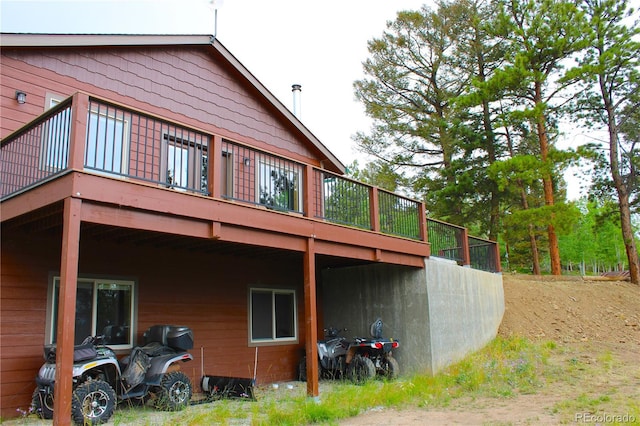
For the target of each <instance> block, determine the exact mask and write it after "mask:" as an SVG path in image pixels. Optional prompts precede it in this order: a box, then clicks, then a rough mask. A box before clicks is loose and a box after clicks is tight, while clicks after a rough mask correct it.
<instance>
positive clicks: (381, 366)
mask: <svg viewBox="0 0 640 426" xmlns="http://www.w3.org/2000/svg"><path fill="white" fill-rule="evenodd" d="M345 330H346V329H345ZM340 331H341V330H338V329H337V328H333V327H329V328H327V329H325V330H324V332H325V337H326V339H325V340H319V341H318V342H317V346H318V366H319V369H320V377H321V378H330V379H341V378H347V379H349V380H352V381H353V382H354V383H363V382H365V381H366V380H368V379H370V378H373V377H375V376H376V373H378V374H380V375H382V376H384V377H387V378H389V379H393V378H396V377H397V376H398V372H399V366H398V361H396V359H395V358H393V356H392V354H391V350H392V349H395V348H397V347H398V346H399V342H398V341H397V340H393V339H383V338H382V321H381V320H380V319H378V320H376V321H375V322H374V323H373V324H372V325H371V336H372V339H364V338H359V337H356V338H354V339H353V340H347V339H346V338H345V337H342V336H339V332H340ZM298 379H299V380H302V381H306V380H307V359H306V355H303V357H302V359H301V360H300V363H299V365H298Z"/></svg>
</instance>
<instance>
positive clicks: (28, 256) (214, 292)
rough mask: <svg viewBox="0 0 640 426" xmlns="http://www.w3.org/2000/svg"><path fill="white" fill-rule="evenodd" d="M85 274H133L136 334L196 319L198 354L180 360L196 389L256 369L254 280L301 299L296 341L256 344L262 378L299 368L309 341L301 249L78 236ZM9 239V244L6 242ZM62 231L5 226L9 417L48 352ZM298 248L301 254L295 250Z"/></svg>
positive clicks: (0, 399) (4, 392) (4, 402)
mask: <svg viewBox="0 0 640 426" xmlns="http://www.w3.org/2000/svg"><path fill="white" fill-rule="evenodd" d="M80 244H81V253H82V254H81V258H80V265H79V274H80V276H82V275H91V276H96V275H97V276H106V277H111V278H121V279H129V278H132V279H135V280H136V282H137V291H138V300H137V335H138V337H141V335H142V332H143V331H144V330H145V329H146V328H147V327H149V326H151V325H153V324H159V323H164V324H180V325H186V326H189V327H191V328H192V329H193V332H194V336H195V347H194V349H193V350H192V354H193V356H194V361H192V362H188V363H185V364H182V369H183V371H184V372H185V373H186V374H187V375H189V377H191V379H192V380H193V382H194V385H195V387H196V389H199V382H200V378H201V376H202V373H203V372H202V371H201V355H200V354H201V348H202V352H203V353H204V361H205V363H204V370H205V371H204V373H206V374H211V375H225V376H239V377H253V368H254V357H255V351H256V349H255V347H253V346H250V344H249V342H248V323H249V320H248V300H249V299H248V298H249V295H248V291H249V288H251V287H253V286H256V287H266V288H293V289H295V290H296V297H297V305H298V337H299V342H298V343H294V344H285V345H271V346H261V347H259V348H258V368H257V381H258V383H269V382H272V381H284V380H291V379H293V378H294V373H295V367H296V365H297V363H298V361H299V358H300V355H301V353H302V348H303V344H304V294H303V289H302V282H303V276H302V256H301V255H300V256H294V257H293V258H287V260H284V259H282V258H279V257H274V258H270V259H261V258H253V257H235V256H221V255H219V254H207V253H204V252H198V251H181V250H176V249H172V248H171V247H170V246H169V247H164V248H153V247H151V246H148V245H146V246H125V245H119V244H113V243H105V242H101V241H90V240H88V239H82V237H81V242H80ZM7 248H9V250H7ZM59 250H60V239H59V237H57V236H56V237H52V238H51V239H44V240H43V239H36V238H34V237H32V236H30V235H29V234H22V233H14V232H12V231H9V232H3V239H2V253H1V255H2V257H1V259H2V263H1V266H2V276H1V279H2V292H1V294H0V302H1V304H2V314H1V315H2V317H1V318H2V323H1V325H0V339H1V340H0V341H1V342H2V343H1V344H2V379H1V380H2V383H1V386H0V403H1V404H0V405H1V406H2V412H1V415H2V416H3V417H14V416H15V415H16V414H17V411H16V409H23V410H24V409H27V408H28V406H29V403H30V400H31V393H32V392H33V389H34V388H35V381H34V378H35V375H36V374H37V371H38V368H39V367H40V365H41V364H42V362H43V359H42V345H43V344H44V343H45V341H44V339H45V323H46V299H47V288H48V280H49V276H50V274H56V273H57V271H58V270H59V267H60V252H59ZM298 257H299V259H298Z"/></svg>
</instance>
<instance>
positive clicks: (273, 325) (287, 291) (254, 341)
mask: <svg viewBox="0 0 640 426" xmlns="http://www.w3.org/2000/svg"><path fill="white" fill-rule="evenodd" d="M254 292H260V293H270V294H271V320H272V321H271V338H254V337H253V294H254ZM277 294H287V295H291V296H292V303H293V306H292V308H293V319H292V321H293V324H292V326H293V336H287V337H276V336H277V330H276V321H275V318H276V312H275V309H276V306H275V296H276V295H277ZM297 300H298V299H297V297H296V291H295V290H293V289H272V288H264V287H252V288H250V289H249V343H250V344H253V345H260V344H265V343H271V344H277V343H295V342H297V341H298V303H297Z"/></svg>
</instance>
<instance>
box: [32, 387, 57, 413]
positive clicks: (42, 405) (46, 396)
mask: <svg viewBox="0 0 640 426" xmlns="http://www.w3.org/2000/svg"><path fill="white" fill-rule="evenodd" d="M31 409H32V410H33V412H34V413H35V414H36V415H37V416H38V417H40V418H41V419H45V420H51V419H53V393H52V392H51V391H49V392H47V393H44V392H40V388H36V390H34V391H33V396H32V397H31Z"/></svg>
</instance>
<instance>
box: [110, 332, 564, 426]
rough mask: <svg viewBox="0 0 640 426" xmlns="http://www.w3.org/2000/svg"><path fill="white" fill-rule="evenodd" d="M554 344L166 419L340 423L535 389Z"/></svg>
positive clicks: (509, 343)
mask: <svg viewBox="0 0 640 426" xmlns="http://www.w3.org/2000/svg"><path fill="white" fill-rule="evenodd" d="M554 348H555V345H554V344H553V343H542V344H534V343H531V342H529V341H528V340H526V339H524V338H521V337H512V338H508V339H504V338H497V339H495V340H494V341H493V342H491V343H490V344H489V345H488V346H487V347H485V348H484V349H482V350H481V351H479V352H477V353H474V354H472V355H470V356H468V357H467V358H465V359H463V360H462V361H460V362H458V363H456V364H454V365H452V366H450V367H449V368H447V369H446V370H445V371H443V372H441V373H439V374H437V375H435V376H429V375H414V376H412V377H402V378H400V379H398V380H395V381H382V380H372V381H369V382H367V383H365V384H364V385H361V386H357V385H353V384H350V383H348V382H335V383H332V384H331V386H329V387H328V388H329V389H328V390H324V391H323V392H321V395H320V398H319V400H314V399H312V398H308V397H306V396H304V395H299V396H284V397H278V398H277V399H275V398H271V397H265V398H258V401H256V402H246V401H218V402H215V403H213V404H206V405H203V406H202V407H206V408H203V409H201V410H188V411H185V412H180V413H173V414H172V416H171V419H170V420H168V423H167V424H186V425H189V424H192V425H196V424H205V423H208V424H220V425H225V424H231V423H234V422H235V421H237V419H247V418H250V419H251V424H253V425H273V424H276V425H283V426H284V425H305V424H312V423H320V424H335V423H337V422H338V421H339V420H340V419H344V418H347V417H352V416H355V415H358V414H359V413H362V412H364V411H367V410H369V409H372V408H381V407H382V408H399V409H402V408H406V407H422V408H428V407H446V406H447V405H449V404H451V402H452V401H454V400H455V399H458V398H462V397H471V398H476V397H487V396H488V397H497V398H509V397H513V396H515V395H518V394H528V393H533V392H536V390H537V389H539V388H540V387H541V386H542V385H543V384H544V382H545V380H546V377H547V368H546V364H547V358H548V355H549V353H550V351H552V350H553V349H554ZM116 424H117V421H116Z"/></svg>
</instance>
